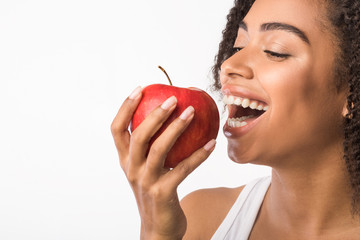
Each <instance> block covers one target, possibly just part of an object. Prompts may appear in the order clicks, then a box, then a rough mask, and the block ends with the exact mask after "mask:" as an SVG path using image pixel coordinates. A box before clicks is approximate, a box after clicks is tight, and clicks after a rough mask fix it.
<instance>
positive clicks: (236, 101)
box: [234, 98, 241, 106]
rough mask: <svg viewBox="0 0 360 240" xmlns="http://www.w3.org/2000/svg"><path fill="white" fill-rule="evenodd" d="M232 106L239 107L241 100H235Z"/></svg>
mask: <svg viewBox="0 0 360 240" xmlns="http://www.w3.org/2000/svg"><path fill="white" fill-rule="evenodd" d="M234 104H235V105H237V106H240V105H241V99H240V98H236V99H235V101H234Z"/></svg>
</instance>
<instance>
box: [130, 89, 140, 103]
mask: <svg viewBox="0 0 360 240" xmlns="http://www.w3.org/2000/svg"><path fill="white" fill-rule="evenodd" d="M141 91H142V87H140V86H138V87H137V88H135V90H134V91H133V92H132V93H131V94H130V95H129V98H130V99H132V100H134V99H137V98H138V97H139V96H140V95H141Z"/></svg>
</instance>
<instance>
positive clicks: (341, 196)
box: [112, 0, 360, 240]
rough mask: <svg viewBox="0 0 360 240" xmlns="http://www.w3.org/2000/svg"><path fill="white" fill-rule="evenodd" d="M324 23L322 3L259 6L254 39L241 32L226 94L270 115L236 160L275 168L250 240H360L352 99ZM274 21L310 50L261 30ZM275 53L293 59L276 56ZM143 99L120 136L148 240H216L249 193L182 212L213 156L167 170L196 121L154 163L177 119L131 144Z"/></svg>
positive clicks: (233, 141) (155, 123)
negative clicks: (185, 191)
mask: <svg viewBox="0 0 360 240" xmlns="http://www.w3.org/2000/svg"><path fill="white" fill-rule="evenodd" d="M321 16H325V8H323V7H322V6H320V5H319V4H317V1H310V0H257V1H256V2H255V3H254V5H253V7H252V8H251V10H250V12H249V13H248V14H247V16H246V17H245V19H244V22H245V23H246V25H247V30H245V29H239V32H238V37H237V39H236V42H235V45H234V47H240V48H242V50H240V51H239V52H237V53H236V54H234V55H233V56H232V57H231V58H229V59H228V60H227V61H225V62H224V64H223V65H222V69H221V84H222V86H223V88H226V87H229V86H230V87H240V88H243V89H246V90H248V91H252V92H254V93H256V95H260V96H261V97H262V98H263V99H264V100H265V101H266V102H267V104H268V105H269V106H270V108H269V110H268V111H267V112H266V113H265V114H264V115H263V116H262V119H261V121H260V122H258V123H257V125H256V126H255V127H254V128H253V129H251V130H250V131H249V132H247V133H246V134H243V135H241V136H238V137H232V138H231V137H229V138H228V153H229V156H230V158H231V159H232V160H233V161H235V162H238V163H255V164H263V165H267V166H271V167H272V168H273V174H272V175H273V178H272V182H271V185H270V188H269V190H268V192H267V194H266V196H265V199H264V202H263V205H262V208H261V210H260V212H259V214H258V217H257V220H256V222H255V225H254V228H253V230H252V233H251V236H250V240H257V239H267V240H271V239H276V240H281V239H292V240H297V239H299V240H300V239H314V240H316V239H324V240H325V239H326V240H332V239H334V240H335V239H336V240H338V239H349V240H352V239H354V240H355V239H358V236H360V221H358V220H356V219H353V218H352V216H351V213H350V208H351V194H350V191H349V188H350V187H349V186H348V182H347V176H346V171H345V170H344V168H345V164H344V160H343V159H342V155H343V149H342V142H343V135H342V131H343V125H342V117H343V109H344V106H345V102H346V91H337V89H336V88H335V83H334V82H335V80H334V79H333V78H334V74H333V72H332V70H331V69H334V64H335V63H334V58H335V56H336V53H337V48H336V46H335V45H334V42H336V41H333V40H334V36H333V35H331V33H330V32H329V31H328V29H329V28H326V27H325V28H324V26H326V20H324V19H325V18H322V17H321ZM269 22H280V23H286V24H289V25H292V26H295V27H297V28H298V29H300V30H301V31H303V32H304V33H305V34H306V36H307V37H308V39H309V43H310V44H308V43H306V42H305V41H303V40H302V39H301V38H299V36H297V35H296V34H294V33H291V32H288V31H284V30H271V31H270V30H269V31H261V30H260V26H261V25H262V24H264V23H269ZM265 50H270V51H272V52H276V53H281V54H289V55H290V56H289V57H286V58H284V57H276V56H274V55H273V54H269V53H266V52H264V51H265ZM139 99H140V98H136V99H127V100H126V101H125V103H124V104H123V106H122V107H121V108H120V110H119V114H118V115H117V117H116V118H115V120H114V123H113V127H112V132H113V135H114V139H115V143H116V146H117V149H118V151H119V157H120V162H121V165H122V167H123V169H124V171H125V173H126V175H127V177H128V178H129V181H130V184H131V186H132V188H133V190H134V193H135V197H136V199H137V202H138V206H139V211H140V216H141V219H142V239H181V237H182V236H183V234H184V233H185V231H186V233H185V236H184V239H191V240H196V239H200V240H203V239H210V238H211V236H212V235H213V234H214V232H215V231H216V229H217V228H218V226H219V225H220V224H221V222H222V220H223V219H224V218H225V216H226V214H227V213H228V211H229V210H230V208H231V206H232V204H233V203H234V202H235V200H236V198H237V197H238V194H239V193H240V192H241V190H242V188H241V187H240V188H236V189H225V188H220V189H208V190H199V191H196V192H194V193H191V194H189V195H188V196H187V197H185V198H184V199H183V200H182V202H181V207H180V205H179V202H178V197H177V194H176V188H177V186H178V184H179V183H180V182H181V181H182V180H183V179H184V178H185V177H186V176H187V175H188V174H189V173H190V172H191V171H192V170H194V169H195V168H196V167H197V166H198V165H199V164H200V163H201V162H202V161H204V160H205V159H206V158H207V156H208V155H209V154H210V151H211V150H210V151H206V150H204V149H200V150H199V151H198V152H196V153H194V155H193V156H192V157H190V159H188V160H187V161H185V162H184V165H183V167H179V168H176V169H175V170H174V171H170V172H169V171H165V170H163V169H161V168H160V167H159V166H161V164H162V163H163V159H164V156H165V155H166V151H167V150H168V149H169V147H170V146H169V145H168V144H167V142H173V141H174V139H176V137H177V136H178V135H179V134H180V133H181V132H182V131H183V129H184V128H185V127H186V126H187V124H188V123H189V121H191V118H189V119H188V120H186V121H184V120H178V121H177V122H176V123H174V124H173V126H172V127H171V128H170V130H169V131H168V132H166V133H164V134H163V135H162V137H161V138H160V140H159V142H158V144H156V145H155V147H154V146H153V148H154V149H153V153H154V154H151V155H149V156H150V157H149V158H148V159H146V158H145V157H144V155H145V154H144V152H143V149H146V144H147V143H148V141H149V139H150V138H151V136H152V135H153V133H154V129H156V128H158V127H159V125H160V124H161V123H162V122H163V121H165V119H166V118H167V117H168V116H169V114H170V112H171V110H167V111H164V110H162V109H161V108H158V109H157V110H155V111H154V113H153V114H152V115H151V116H150V117H149V118H148V119H147V120H146V122H144V123H143V124H142V125H141V127H140V128H141V130H139V131H138V132H134V133H133V135H132V136H130V135H129V133H128V132H127V127H128V124H129V122H130V119H131V115H132V112H133V111H134V110H135V108H136V105H137V104H138V102H139ZM140 133H141V134H140ZM164 148H165V149H164ZM139 153H140V154H139ZM184 169H185V170H184ZM169 182H170V184H169ZM209 209H211V211H209ZM185 216H186V218H185ZM269 233H271V234H269Z"/></svg>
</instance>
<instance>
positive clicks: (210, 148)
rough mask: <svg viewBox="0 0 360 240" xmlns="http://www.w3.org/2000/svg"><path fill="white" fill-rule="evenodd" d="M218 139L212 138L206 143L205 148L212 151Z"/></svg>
mask: <svg viewBox="0 0 360 240" xmlns="http://www.w3.org/2000/svg"><path fill="white" fill-rule="evenodd" d="M215 144H216V140H215V139H212V140H210V141H209V142H208V143H207V144H205V146H204V149H205V150H206V151H208V152H210V151H212V150H213V149H214V147H215Z"/></svg>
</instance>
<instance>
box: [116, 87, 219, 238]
mask: <svg viewBox="0 0 360 240" xmlns="http://www.w3.org/2000/svg"><path fill="white" fill-rule="evenodd" d="M140 99H141V88H140V87H138V88H137V89H135V90H134V92H133V93H132V94H131V95H130V96H129V97H128V98H127V99H126V100H125V101H124V103H123V104H122V106H121V108H120V110H119V112H118V114H117V115H116V117H115V119H114V121H113V123H112V125H111V131H112V134H113V137H114V141H115V145H116V148H117V151H118V154H119V159H120V165H121V167H122V169H123V170H124V172H125V174H126V177H127V179H128V181H129V183H130V185H131V188H132V190H133V192H134V195H135V198H136V201H137V205H138V208H139V213H140V217H141V239H182V237H183V236H184V234H185V232H186V217H185V215H184V212H183V211H182V209H181V207H180V203H179V198H178V195H177V191H176V190H177V187H178V185H179V184H180V183H181V182H182V181H183V180H184V179H185V178H186V177H187V176H188V175H189V174H190V173H191V172H192V171H193V170H194V169H195V168H197V167H198V166H199V165H200V164H201V163H202V162H203V161H204V160H205V159H206V158H207V157H208V156H209V155H210V153H211V152H212V150H213V149H214V147H215V140H211V141H210V142H209V143H207V144H206V145H205V146H204V147H203V148H201V149H199V150H197V151H196V152H194V153H193V154H192V155H191V156H190V157H189V158H187V159H185V160H184V161H182V162H180V163H179V164H178V165H177V166H176V167H175V168H174V169H173V170H169V169H165V168H164V167H163V166H164V161H165V158H166V155H167V153H168V152H169V150H170V149H171V147H172V146H173V144H174V143H175V141H176V139H177V138H178V137H179V136H180V135H181V133H182V132H183V131H184V130H185V129H186V127H187V126H188V125H189V123H190V122H191V120H192V118H193V116H194V108H193V107H189V108H187V109H186V110H185V111H184V112H183V113H182V114H181V116H180V117H179V118H177V119H176V120H174V121H173V122H172V123H171V125H169V126H168V127H167V129H166V130H165V131H164V132H163V134H161V135H160V136H159V137H158V138H157V139H156V141H154V143H153V144H152V146H151V148H150V150H149V152H148V154H147V150H148V146H149V142H150V139H151V137H152V136H153V135H154V134H155V133H156V132H157V131H158V130H159V128H160V127H161V126H162V124H163V123H164V122H165V120H166V119H167V118H168V117H169V116H170V114H171V113H172V111H173V110H174V109H175V107H176V98H175V97H171V98H169V99H167V100H166V101H165V102H164V103H163V104H162V105H161V106H159V107H157V108H156V109H155V110H154V111H153V112H152V113H151V114H150V115H149V116H148V117H147V118H146V119H145V120H144V121H143V122H142V123H141V124H140V125H139V126H138V127H137V128H136V130H135V131H134V132H133V133H132V135H130V133H129V131H128V128H129V124H130V121H131V118H132V116H133V113H134V111H135V109H136V107H137V105H138V104H139V102H140Z"/></svg>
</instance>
